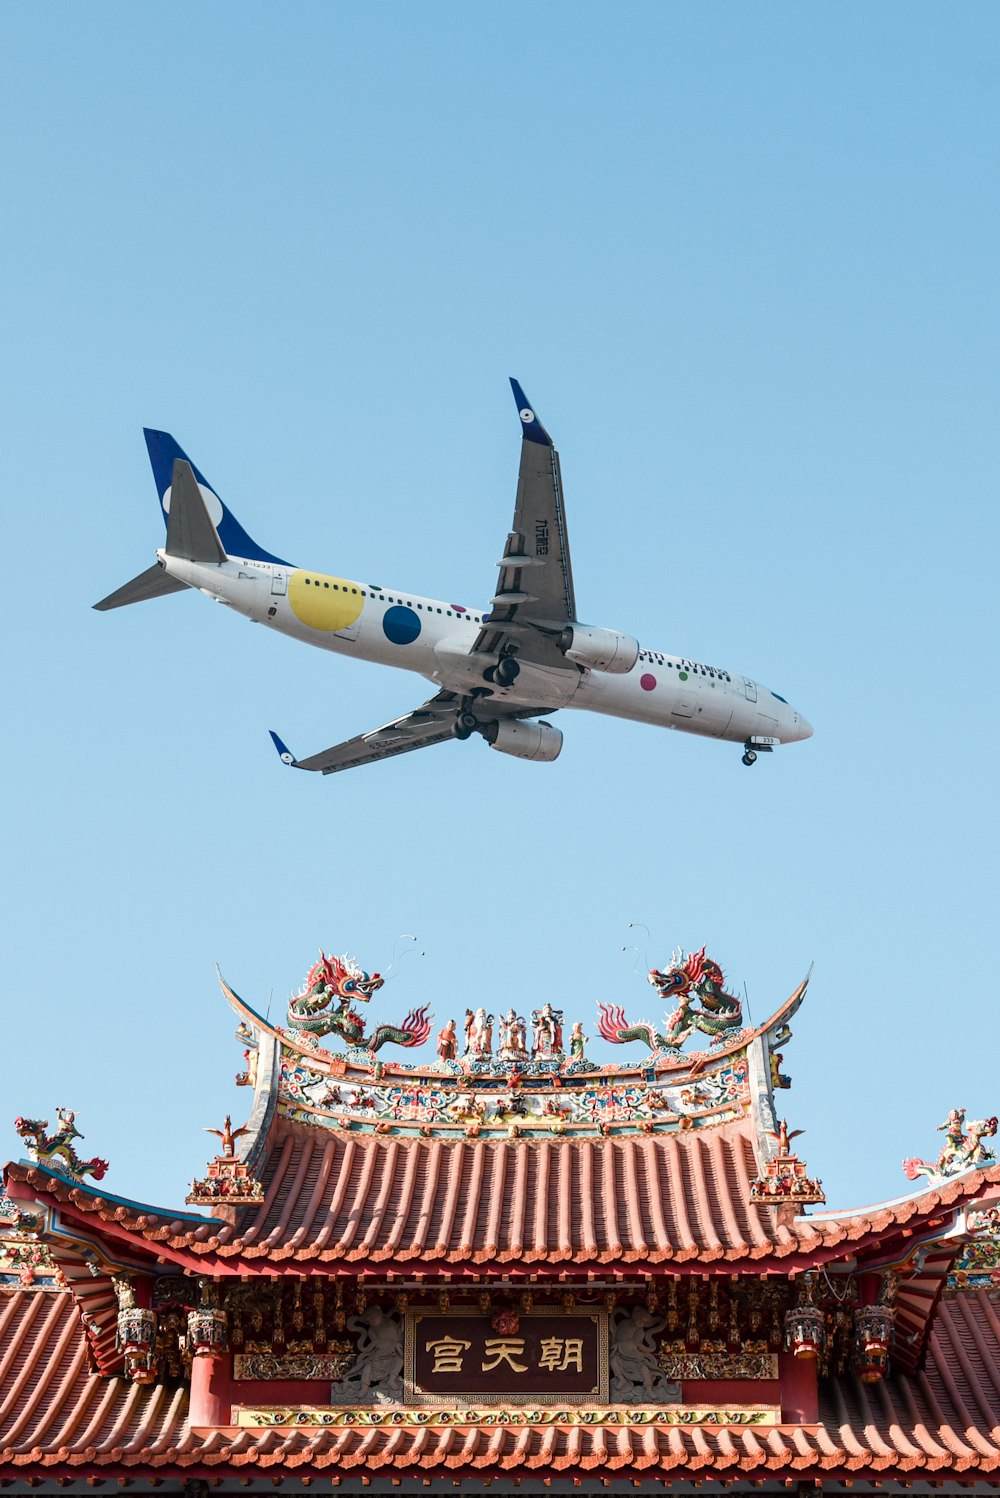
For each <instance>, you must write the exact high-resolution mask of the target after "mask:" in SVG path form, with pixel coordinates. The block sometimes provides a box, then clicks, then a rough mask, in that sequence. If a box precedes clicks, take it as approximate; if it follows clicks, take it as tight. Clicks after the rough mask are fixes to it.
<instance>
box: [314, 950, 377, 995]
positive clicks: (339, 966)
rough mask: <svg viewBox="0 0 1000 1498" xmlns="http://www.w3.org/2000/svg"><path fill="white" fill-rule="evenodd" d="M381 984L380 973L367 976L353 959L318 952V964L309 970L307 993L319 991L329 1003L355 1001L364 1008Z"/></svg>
mask: <svg viewBox="0 0 1000 1498" xmlns="http://www.w3.org/2000/svg"><path fill="white" fill-rule="evenodd" d="M384 982H385V979H384V978H383V977H382V975H381V973H366V972H365V970H364V968H362V967H361V966H359V964H358V963H357V962H356V961H355V960H354V958H353V957H347V956H343V957H328V956H327V955H326V953H325V952H320V954H319V961H318V962H316V963H314V964H313V966H312V967H311V968H310V969H309V976H308V977H307V978H306V992H307V993H308V992H310V991H311V990H313V989H316V988H320V987H322V988H323V989H325V990H326V993H327V996H328V999H331V1000H332V999H335V998H337V999H348V1000H350V1001H351V1002H353V1001H355V1000H357V1002H358V1003H360V1004H367V1003H369V1002H370V1001H371V998H372V996H373V994H376V993H378V991H379V989H380V988H381V987H382V985H383V983H384Z"/></svg>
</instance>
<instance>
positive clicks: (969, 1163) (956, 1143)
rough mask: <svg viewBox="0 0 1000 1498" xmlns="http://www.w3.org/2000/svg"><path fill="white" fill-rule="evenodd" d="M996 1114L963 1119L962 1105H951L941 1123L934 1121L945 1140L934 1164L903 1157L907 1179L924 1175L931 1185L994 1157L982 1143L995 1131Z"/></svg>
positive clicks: (912, 1179)
mask: <svg viewBox="0 0 1000 1498" xmlns="http://www.w3.org/2000/svg"><path fill="white" fill-rule="evenodd" d="M997 1126H998V1125H997V1120H996V1118H978V1119H973V1120H971V1122H969V1123H967V1122H966V1118H965V1109H964V1108H952V1110H951V1112H950V1113H949V1114H948V1117H947V1118H946V1119H945V1121H944V1123H943V1124H938V1133H939V1134H944V1135H945V1136H946V1137H945V1143H944V1145H943V1146H942V1148H941V1152H940V1154H939V1155H938V1157H937V1161H936V1163H935V1164H933V1165H932V1164H931V1162H930V1161H929V1160H918V1159H912V1160H904V1161H903V1172H904V1174H905V1175H906V1178H907V1180H910V1181H915V1180H916V1179H917V1178H918V1176H924V1177H925V1178H926V1180H927V1181H928V1183H929V1184H930V1185H932V1186H934V1185H937V1183H938V1182H939V1181H946V1180H948V1178H949V1177H950V1176H957V1175H961V1173H962V1172H963V1171H964V1170H971V1169H972V1168H973V1167H974V1166H977V1165H988V1164H989V1163H990V1162H991V1161H992V1160H993V1159H995V1156H994V1153H993V1151H992V1150H991V1149H988V1148H987V1146H986V1145H985V1144H984V1143H983V1140H984V1139H992V1138H993V1137H994V1135H995V1134H996V1132H997Z"/></svg>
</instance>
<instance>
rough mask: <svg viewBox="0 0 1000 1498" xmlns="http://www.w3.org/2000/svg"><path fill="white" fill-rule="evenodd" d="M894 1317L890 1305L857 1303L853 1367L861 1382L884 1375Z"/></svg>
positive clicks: (870, 1380)
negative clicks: (859, 1304) (861, 1304)
mask: <svg viewBox="0 0 1000 1498" xmlns="http://www.w3.org/2000/svg"><path fill="white" fill-rule="evenodd" d="M894 1319H895V1312H894V1310H893V1308H892V1306H883V1305H875V1306H859V1307H858V1308H857V1310H856V1311H855V1312H854V1366H855V1371H856V1372H857V1375H858V1377H859V1378H860V1380H861V1382H862V1383H863V1384H877V1383H878V1382H879V1380H880V1379H882V1378H883V1377H884V1376H885V1372H886V1368H887V1367H888V1363H889V1348H890V1346H891V1345H892V1331H893V1323H894Z"/></svg>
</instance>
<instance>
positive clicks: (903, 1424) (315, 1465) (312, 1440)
mask: <svg viewBox="0 0 1000 1498" xmlns="http://www.w3.org/2000/svg"><path fill="white" fill-rule="evenodd" d="M998 1369H1000V1292H997V1291H995V1290H975V1291H968V1292H965V1293H961V1294H958V1295H949V1296H947V1297H946V1298H945V1299H944V1300H943V1301H942V1303H941V1306H940V1311H939V1314H938V1316H937V1318H936V1320H935V1324H934V1330H933V1333H932V1337H931V1345H930V1351H929V1356H928V1360H927V1366H926V1368H925V1370H924V1371H923V1372H921V1373H919V1374H918V1375H917V1376H916V1377H912V1378H911V1377H908V1376H906V1375H897V1374H893V1375H890V1377H889V1378H887V1379H886V1380H885V1381H883V1382H882V1383H880V1384H877V1385H871V1386H865V1385H864V1384H862V1383H860V1382H859V1381H858V1380H857V1379H856V1378H853V1377H849V1376H843V1377H837V1378H831V1379H828V1380H825V1381H824V1383H823V1388H822V1392H821V1401H820V1410H819V1419H818V1421H817V1422H815V1423H813V1424H806V1425H802V1424H794V1425H792V1424H782V1423H781V1422H780V1420H779V1422H778V1423H777V1424H770V1425H767V1424H758V1425H746V1426H740V1425H736V1424H725V1423H723V1424H718V1425H705V1424H692V1425H684V1424H676V1423H669V1412H666V1411H665V1412H663V1416H664V1418H663V1419H662V1420H657V1421H654V1422H652V1423H646V1424H636V1423H627V1422H626V1423H621V1424H608V1423H602V1424H595V1425H573V1424H567V1423H565V1422H564V1421H562V1420H561V1419H560V1418H559V1416H558V1414H556V1415H555V1416H554V1417H553V1419H552V1420H551V1421H547V1422H545V1423H542V1424H528V1423H526V1422H525V1421H523V1420H521V1421H519V1420H518V1417H517V1415H516V1412H513V1416H512V1418H511V1420H510V1423H503V1424H493V1425H486V1424H481V1425H468V1424H463V1423H462V1421H461V1418H460V1417H458V1418H455V1419H454V1420H453V1421H452V1422H449V1423H441V1424H423V1425H414V1424H399V1425H394V1424H392V1423H390V1420H389V1417H388V1415H387V1414H384V1415H383V1417H382V1418H383V1421H384V1423H379V1424H375V1423H365V1424H358V1425H347V1424H343V1425H339V1426H337V1427H334V1428H328V1427H309V1428H300V1429H294V1428H290V1427H289V1426H284V1427H278V1428H264V1429H254V1428H246V1427H232V1426H231V1427H223V1428H221V1429H218V1430H215V1431H212V1432H211V1433H199V1432H198V1431H196V1430H193V1429H192V1428H191V1426H190V1423H189V1419H188V1402H187V1394H186V1391H183V1390H179V1389H172V1388H169V1387H167V1386H165V1385H162V1384H154V1385H150V1386H146V1387H140V1386H138V1385H135V1384H131V1383H129V1382H128V1381H126V1380H124V1379H120V1378H113V1379H95V1378H92V1377H90V1376H89V1375H88V1356H87V1344H86V1339H85V1337H84V1333H83V1327H82V1325H81V1322H80V1317H79V1314H78V1312H77V1310H76V1307H75V1304H74V1301H73V1298H72V1297H71V1296H70V1295H68V1294H66V1293H65V1292H48V1291H39V1292H35V1293H33V1294H26V1293H20V1292H16V1291H15V1292H9V1291H6V1292H2V1293H0V1389H2V1390H3V1391H4V1396H3V1400H2V1403H0V1464H3V1465H4V1466H6V1467H7V1469H8V1471H12V1472H16V1473H18V1474H19V1475H21V1476H23V1477H25V1478H28V1477H37V1476H40V1475H43V1474H47V1475H48V1476H49V1477H50V1478H52V1477H59V1476H62V1475H64V1474H65V1475H67V1476H77V1477H79V1476H82V1475H86V1474H87V1473H89V1472H95V1473H100V1472H121V1473H134V1474H136V1475H138V1474H139V1473H142V1472H150V1473H153V1472H156V1471H158V1470H164V1469H167V1470H169V1469H174V1468H177V1469H182V1470H184V1471H185V1472H187V1473H188V1474H193V1473H202V1474H205V1475H209V1476H210V1475H212V1474H213V1473H217V1472H220V1471H223V1472H225V1471H227V1470H230V1469H232V1470H233V1471H235V1472H239V1471H240V1470H241V1469H243V1470H244V1471H249V1472H255V1471H259V1472H261V1473H264V1472H267V1473H270V1474H272V1475H274V1476H277V1475H279V1474H280V1473H281V1472H282V1471H283V1470H285V1471H287V1472H288V1475H289V1476H292V1475H293V1474H294V1473H296V1472H297V1473H299V1474H302V1473H309V1472H310V1471H313V1470H318V1471H322V1472H323V1473H325V1474H326V1475H327V1476H328V1477H329V1476H332V1475H335V1474H337V1473H338V1472H344V1473H349V1472H351V1471H352V1470H355V1469H359V1468H361V1469H364V1470H366V1471H368V1472H371V1473H372V1474H375V1475H377V1474H379V1473H382V1472H384V1473H387V1474H390V1475H391V1474H392V1473H401V1474H405V1473H406V1472H408V1471H411V1472H418V1473H422V1474H429V1473H437V1474H441V1475H444V1474H448V1475H452V1476H457V1475H459V1474H461V1473H463V1472H467V1473H469V1474H470V1475H472V1474H478V1473H486V1472H490V1471H493V1470H496V1471H503V1470H509V1469H512V1468H516V1469H518V1470H520V1471H523V1472H524V1473H525V1474H526V1475H527V1474H528V1473H531V1474H533V1475H540V1476H546V1475H548V1474H553V1475H554V1474H563V1475H572V1474H573V1473H574V1472H579V1473H581V1474H583V1473H585V1472H588V1471H589V1472H593V1471H595V1470H596V1469H601V1470H603V1471H606V1472H609V1473H616V1472H619V1471H621V1472H623V1473H624V1472H627V1473H630V1474H631V1473H635V1474H645V1475H648V1476H657V1477H661V1478H663V1479H666V1480H669V1478H670V1476H671V1474H676V1478H677V1480H678V1481H681V1480H683V1479H684V1478H685V1477H688V1478H689V1477H690V1476H691V1475H693V1474H701V1475H703V1476H705V1477H706V1478H711V1479H714V1480H721V1481H726V1480H727V1479H732V1480H738V1479H740V1478H741V1477H744V1478H745V1477H748V1476H751V1477H762V1478H767V1477H768V1476H769V1475H777V1474H779V1473H780V1474H789V1473H794V1475H795V1477H796V1479H797V1480H799V1481H809V1480H812V1479H819V1478H822V1477H827V1478H844V1479H849V1478H850V1477H851V1475H852V1474H864V1475H871V1476H875V1475H877V1476H878V1477H879V1478H880V1479H883V1480H886V1481H888V1480H892V1479H894V1478H898V1479H900V1480H903V1481H916V1480H919V1479H921V1478H924V1479H927V1480H931V1481H933V1480H941V1479H947V1478H953V1479H962V1480H965V1481H971V1480H975V1479H976V1478H978V1477H987V1476H989V1475H990V1474H995V1473H997V1472H998V1471H1000V1373H998ZM43 1373H44V1376H40V1375H42V1374H43ZM373 1413H374V1412H373Z"/></svg>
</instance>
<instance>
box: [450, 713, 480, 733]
mask: <svg viewBox="0 0 1000 1498" xmlns="http://www.w3.org/2000/svg"><path fill="white" fill-rule="evenodd" d="M478 727H479V719H478V718H477V717H476V715H475V713H470V712H469V710H468V708H465V709H463V711H462V712H460V713H459V714H458V716H457V717H456V719H455V737H456V739H469V738H471V737H472V735H473V734H474V733H475V731H476V729H477V728H478Z"/></svg>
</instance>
